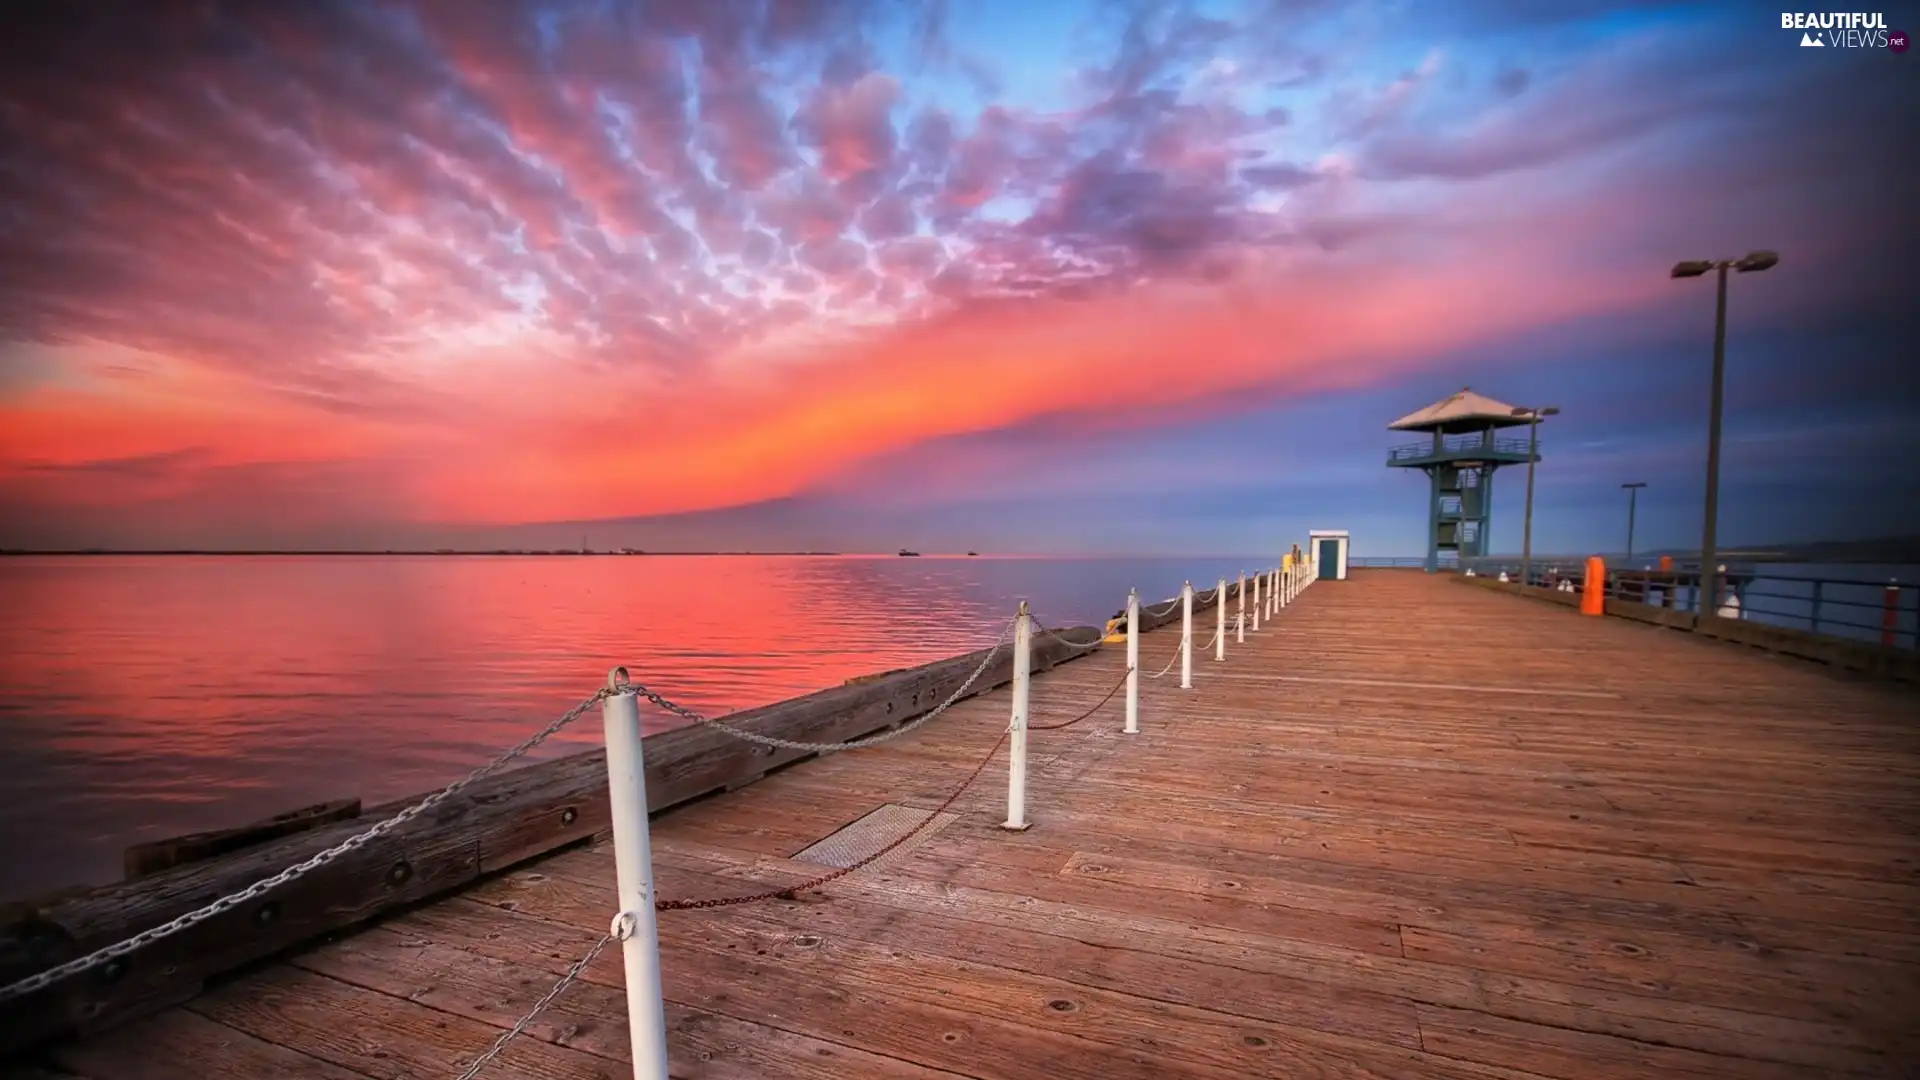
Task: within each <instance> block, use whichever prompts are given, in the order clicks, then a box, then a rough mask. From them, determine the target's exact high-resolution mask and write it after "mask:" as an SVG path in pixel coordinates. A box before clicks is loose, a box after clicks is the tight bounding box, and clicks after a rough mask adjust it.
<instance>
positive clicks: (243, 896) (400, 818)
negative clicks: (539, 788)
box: [0, 690, 609, 1002]
mask: <svg viewBox="0 0 1920 1080" xmlns="http://www.w3.org/2000/svg"><path fill="white" fill-rule="evenodd" d="M608 694H609V691H606V690H601V691H597V692H596V693H594V694H593V696H591V697H589V698H587V699H586V700H585V701H582V702H581V703H580V704H578V705H575V706H574V707H573V708H571V709H568V710H567V711H566V712H564V713H562V714H561V715H560V717H559V718H558V719H556V720H554V721H553V722H552V723H550V724H548V725H547V726H546V727H544V728H542V729H540V730H539V731H537V732H535V733H534V734H533V735H532V736H531V737H529V738H527V739H525V740H523V741H522V742H520V743H519V744H518V745H516V746H514V747H513V748H512V749H510V750H508V751H507V752H506V753H504V754H501V755H500V756H499V757H496V758H494V759H493V760H492V761H490V762H488V763H486V764H485V765H482V766H480V767H479V768H478V769H475V770H473V771H472V772H470V773H468V774H467V775H466V776H463V777H461V778H460V779H458V780H455V781H454V782H453V783H451V784H448V785H447V786H446V787H443V788H441V789H440V790H439V791H436V792H434V793H433V794H431V795H429V796H427V797H426V798H424V799H422V800H420V801H419V802H417V803H415V804H413V805H412V806H410V807H407V808H406V809H404V810H402V811H400V812H399V813H397V814H395V815H393V816H392V817H390V818H387V819H385V820H384V821H381V822H380V823H379V824H377V825H374V826H373V827H372V828H370V829H367V830H366V831H364V832H359V833H355V834H354V835H353V836H350V837H348V838H347V839H345V840H342V841H340V842H339V843H338V844H335V845H334V846H332V847H330V848H327V849H326V850H324V851H320V852H316V853H315V854H313V855H312V856H311V857H309V858H306V859H303V860H301V861H300V862H297V863H294V864H293V865H292V866H289V867H287V868H286V869H285V870H282V871H280V872H279V873H277V874H275V875H273V876H272V877H268V878H263V879H261V880H259V881H256V882H254V883H253V884H252V885H249V886H247V887H246V888H244V889H241V890H240V891H239V892H235V893H230V894H228V895H226V896H223V897H221V898H219V899H218V900H215V901H213V902H212V903H209V904H207V905H205V906H203V907H200V908H196V909H195V910H193V911H189V912H187V913H186V914H184V915H181V916H179V917H178V918H175V919H172V920H169V921H167V922H164V923H161V924H160V925H159V926H155V927H151V928H149V929H146V930H142V931H140V932H139V933H137V934H135V935H133V936H132V937H130V938H127V939H125V940H123V941H119V942H115V943H114V944H112V945H108V946H106V947H105V948H102V949H97V950H95V951H93V952H90V953H88V954H86V955H85V956H81V957H78V958H76V959H73V960H69V961H67V962H66V963H64V964H59V965H56V966H54V967H51V968H48V969H47V970H45V971H41V972H37V973H35V974H33V975H29V976H27V977H26V978H24V979H21V980H19V981H18V982H13V983H9V984H8V985H6V986H0V1002H6V1001H10V1000H12V999H14V998H18V997H23V996H25V995H27V994H32V993H35V992H37V991H40V990H45V989H46V988H48V987H50V986H53V985H54V984H55V983H58V982H61V981H62V980H65V979H70V978H72V977H73V976H75V975H79V974H82V973H84V972H87V971H90V970H92V969H94V968H96V967H99V966H101V965H102V964H106V963H109V962H111V961H114V960H117V959H119V958H120V957H123V956H126V955H128V954H129V953H132V952H135V951H137V950H139V949H141V948H144V947H146V946H148V945H151V944H153V943H154V942H156V941H159V940H160V939H162V938H166V937H171V936H173V935H174V934H177V933H179V932H181V931H182V930H186V929H188V928H190V927H193V926H197V925H199V924H200V923H203V922H206V921H207V920H208V919H211V918H213V917H215V916H217V915H221V914H223V913H225V912H228V911H231V910H233V909H234V908H236V907H239V906H240V905H241V904H245V903H247V902H248V901H250V900H255V899H258V898H259V897H261V896H263V895H265V894H266V893H269V892H272V891H273V890H274V889H277V888H279V887H280V886H282V885H285V884H287V883H288V882H290V881H293V880H294V879H296V878H299V877H302V876H304V875H306V874H309V873H312V872H313V871H315V870H318V869H319V868H321V867H323V866H325V865H327V864H328V863H330V862H333V861H334V860H335V859H338V858H340V857H341V856H343V855H345V854H347V853H348V852H351V851H354V850H356V849H358V848H362V847H365V846H366V845H368V844H370V843H372V842H373V841H375V840H378V839H379V838H381V837H382V836H385V835H387V834H388V833H391V832H393V831H394V830H395V829H398V828H399V827H400V826H402V825H405V824H406V823H407V822H409V821H412V820H413V819H415V818H417V817H419V816H420V815H421V814H424V813H426V812H427V811H429V810H431V809H433V808H434V807H436V806H438V805H440V804H441V803H443V802H445V801H447V800H448V799H450V798H452V797H453V796H455V795H457V794H459V793H460V791H461V790H462V789H464V788H465V787H467V786H468V785H469V784H472V783H473V782H474V781H476V780H480V779H482V778H483V777H486V776H490V775H492V774H494V773H496V772H499V771H500V770H501V769H503V768H505V767H506V766H507V765H509V764H511V763H512V762H514V761H515V760H517V759H519V758H520V757H522V756H524V755H526V754H527V753H528V752H529V751H531V750H532V749H533V748H534V747H537V746H539V745H540V744H541V743H543V742H546V741H547V740H548V739H550V738H552V737H553V736H554V735H556V734H558V733H559V731H560V730H561V729H562V728H564V727H566V726H567V725H568V724H571V723H573V722H574V721H575V720H578V719H579V718H580V717H581V716H582V715H583V714H585V713H586V711H587V710H588V709H591V708H593V707H594V706H595V705H597V704H599V703H600V702H602V701H604V700H606V698H607V696H608Z"/></svg>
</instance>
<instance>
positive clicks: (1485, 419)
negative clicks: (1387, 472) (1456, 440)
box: [1387, 387, 1526, 432]
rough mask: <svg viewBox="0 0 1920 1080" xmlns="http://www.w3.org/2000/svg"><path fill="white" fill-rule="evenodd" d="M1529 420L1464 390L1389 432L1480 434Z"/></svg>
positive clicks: (1417, 412) (1414, 414)
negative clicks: (1494, 428)
mask: <svg viewBox="0 0 1920 1080" xmlns="http://www.w3.org/2000/svg"><path fill="white" fill-rule="evenodd" d="M1524 423H1526V421H1525V420H1522V419H1519V418H1518V417H1516V416H1514V415H1513V406H1511V405H1509V404H1507V403H1506V402H1504V401H1495V400H1494V399H1492V398H1490V397H1487V396H1486V395H1485V394H1476V393H1474V392H1473V388H1472V387H1462V388H1461V389H1460V392H1459V393H1456V394H1449V395H1447V396H1446V397H1444V398H1441V399H1440V400H1439V401H1436V402H1434V403H1433V404H1431V405H1429V406H1427V407H1426V408H1424V409H1416V410H1414V411H1413V412H1410V413H1408V414H1407V415H1405V416H1403V417H1401V418H1400V419H1398V420H1395V421H1394V422H1393V423H1391V424H1388V425H1387V430H1389V431H1439V432H1454V431H1479V430H1480V429H1482V428H1488V427H1512V426H1514V425H1516V424H1524Z"/></svg>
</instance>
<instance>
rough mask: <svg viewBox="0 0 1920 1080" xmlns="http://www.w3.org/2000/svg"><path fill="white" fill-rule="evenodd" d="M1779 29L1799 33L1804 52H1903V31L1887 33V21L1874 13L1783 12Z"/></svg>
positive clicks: (1906, 40)
mask: <svg viewBox="0 0 1920 1080" xmlns="http://www.w3.org/2000/svg"><path fill="white" fill-rule="evenodd" d="M1780 29H1782V30H1798V31H1800V46H1801V48H1806V49H1816V48H1828V47H1832V48H1837V49H1891V50H1893V51H1894V52H1897V53H1903V52H1906V51H1907V47H1908V45H1909V44H1911V39H1910V38H1908V36H1907V32H1906V31H1904V30H1889V29H1887V17H1886V16H1885V15H1884V14H1882V13H1880V12H1877V11H1783V12H1781V13H1780Z"/></svg>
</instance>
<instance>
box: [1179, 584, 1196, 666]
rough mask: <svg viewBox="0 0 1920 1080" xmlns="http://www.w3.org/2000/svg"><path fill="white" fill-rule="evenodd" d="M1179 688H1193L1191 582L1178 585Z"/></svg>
mask: <svg viewBox="0 0 1920 1080" xmlns="http://www.w3.org/2000/svg"><path fill="white" fill-rule="evenodd" d="M1180 689H1182V690H1191V689H1193V582H1191V581H1189V582H1187V583H1186V584H1184V585H1182V586H1180Z"/></svg>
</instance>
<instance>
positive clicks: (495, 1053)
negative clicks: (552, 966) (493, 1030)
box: [460, 916, 632, 1080]
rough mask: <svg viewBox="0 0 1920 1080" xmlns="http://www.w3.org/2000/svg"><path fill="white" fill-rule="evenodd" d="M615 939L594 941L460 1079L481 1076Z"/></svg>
mask: <svg viewBox="0 0 1920 1080" xmlns="http://www.w3.org/2000/svg"><path fill="white" fill-rule="evenodd" d="M631 917H632V916H628V918H631ZM613 940H614V935H613V934H604V935H602V936H601V938H600V940H599V941H596V942H594V943H593V948H591V949H588V950H587V954H586V955H585V956H582V957H581V958H580V959H579V960H577V961H575V962H574V965H573V966H572V967H570V968H568V969H567V973H566V974H565V975H562V976H560V981H559V982H557V983H554V984H553V989H551V990H549V991H547V992H546V994H545V995H544V996H543V997H541V999H540V1000H539V1001H536V1002H534V1003H533V1008H532V1009H529V1010H528V1011H527V1015H525V1016H523V1017H521V1018H520V1019H518V1020H516V1021H514V1023H513V1026H512V1027H511V1028H508V1029H507V1031H506V1032H505V1033H504V1034H502V1035H501V1036H500V1037H499V1038H498V1039H495V1040H494V1041H493V1045H492V1046H490V1047H488V1048H487V1052H486V1053H484V1054H481V1055H480V1056H479V1057H477V1058H474V1059H473V1064H471V1065H469V1066H467V1071H465V1072H463V1073H461V1074H460V1080H473V1078H474V1077H476V1076H479V1075H480V1071H481V1070H482V1069H485V1068H486V1067H487V1066H488V1065H490V1064H492V1063H493V1061H494V1059H495V1058H498V1057H499V1056H500V1055H501V1053H503V1052H504V1051H505V1050H506V1048H507V1044H508V1043H510V1042H512V1041H513V1040H514V1038H515V1037H516V1036H518V1035H520V1033H522V1032H524V1031H526V1030H527V1025H528V1024H531V1023H533V1018H534V1017H536V1016H539V1015H540V1014H541V1013H543V1012H545V1011H546V1010H547V1006H549V1005H551V1004H553V1002H554V999H556V998H558V997H559V996H560V995H561V994H562V993H563V992H565V990H566V989H567V987H569V986H572V985H573V980H575V979H577V978H579V977H580V973H581V972H583V971H585V970H587V965H589V964H591V963H593V961H594V958H595V957H597V956H599V955H600V952H601V950H603V949H605V948H606V947H607V946H608V945H610V944H612V943H613Z"/></svg>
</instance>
